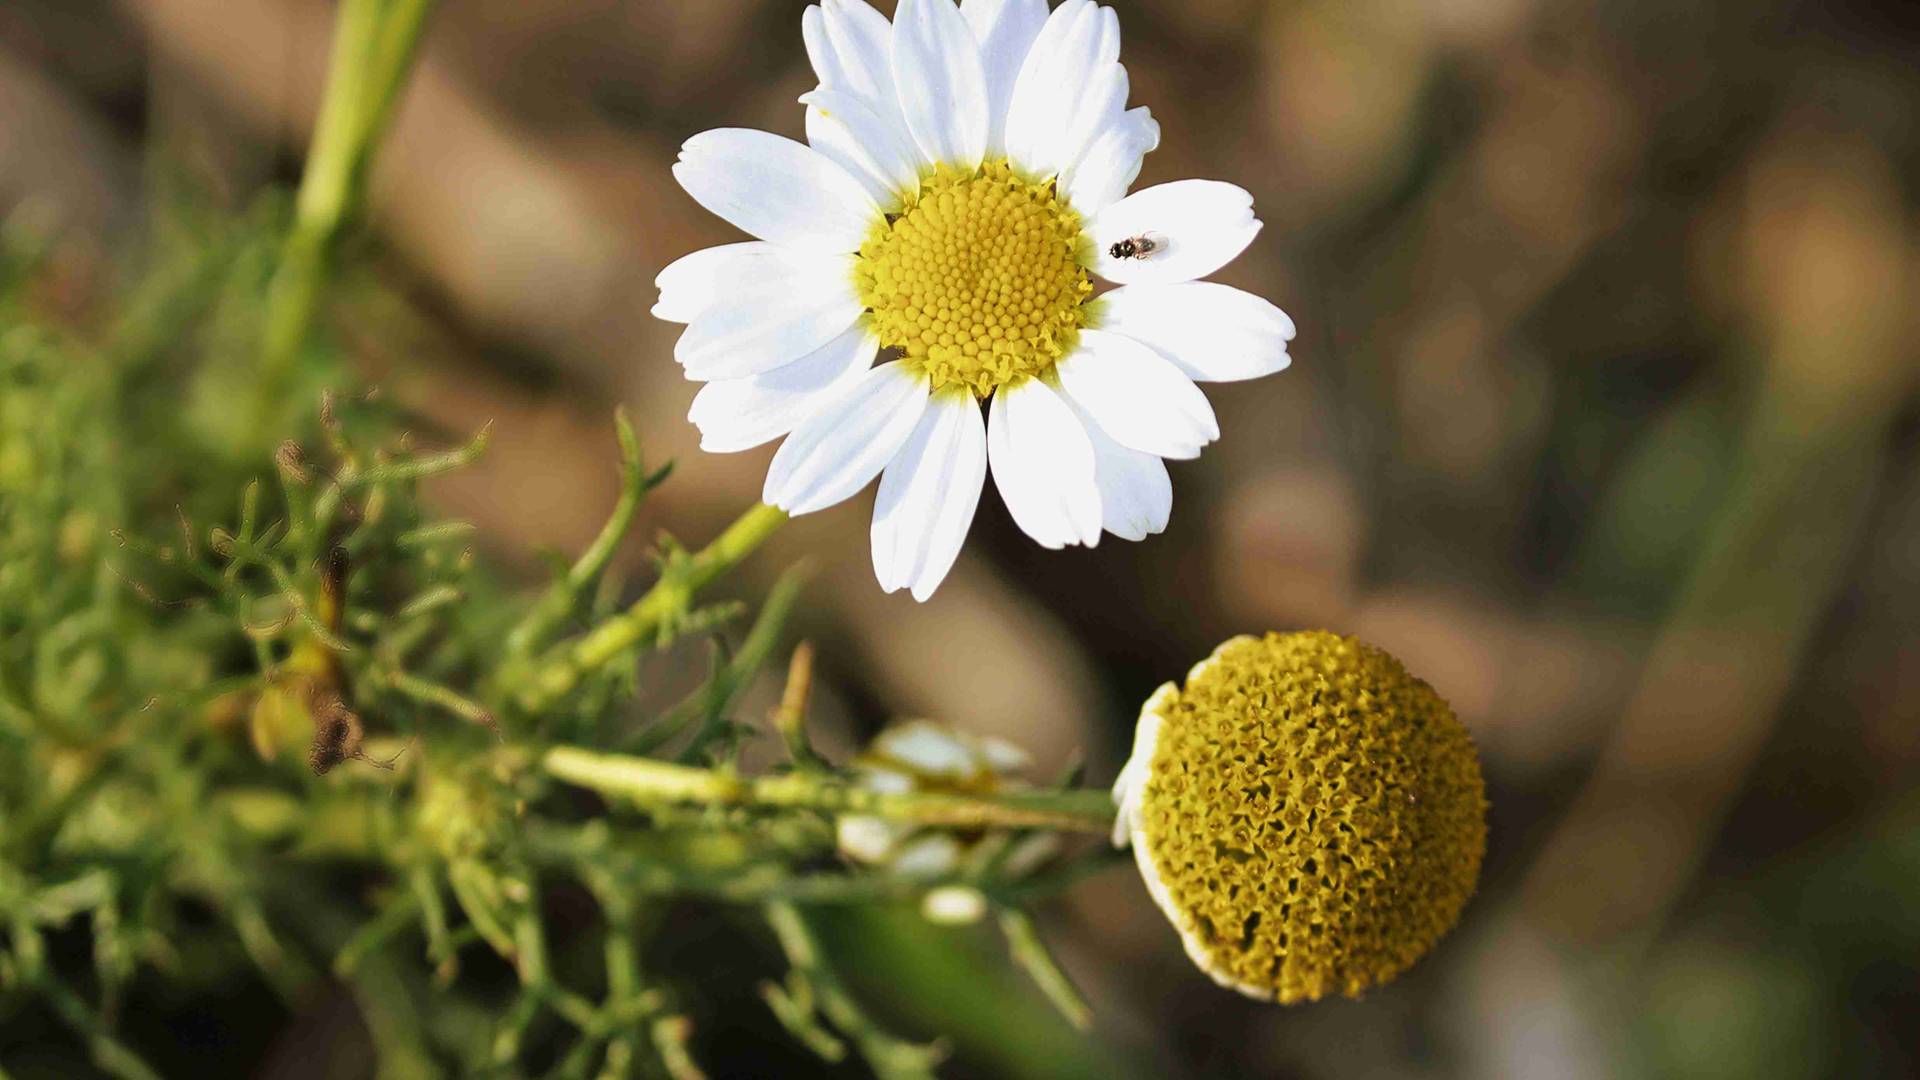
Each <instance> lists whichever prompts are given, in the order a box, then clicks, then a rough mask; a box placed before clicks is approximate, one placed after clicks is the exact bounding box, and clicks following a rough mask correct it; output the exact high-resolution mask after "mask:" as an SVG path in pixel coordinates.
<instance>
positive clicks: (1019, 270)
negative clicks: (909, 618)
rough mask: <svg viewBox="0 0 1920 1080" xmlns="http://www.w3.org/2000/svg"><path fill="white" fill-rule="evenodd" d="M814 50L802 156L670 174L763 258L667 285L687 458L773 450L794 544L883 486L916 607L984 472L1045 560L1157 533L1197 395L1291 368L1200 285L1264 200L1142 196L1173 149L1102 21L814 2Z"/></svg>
mask: <svg viewBox="0 0 1920 1080" xmlns="http://www.w3.org/2000/svg"><path fill="white" fill-rule="evenodd" d="M801 30H802V32H803V34H804V36H805V38H806V46H807V55H808V56H809V57H810V58H811V60H812V62H813V69H814V72H815V73H816V74H817V75H818V76H819V78H820V86H819V88H818V89H815V90H813V91H811V92H809V93H807V94H805V95H803V96H802V97H801V99H800V100H801V101H802V102H803V103H804V104H805V105H806V132H807V143H806V144H802V143H798V142H795V141H793V140H791V139H787V138H782V137H781V136H778V135H772V134H769V133H767V132H763V131H752V130H746V129H739V128H721V129H717V130H713V131H707V132H702V133H701V134H699V135H696V136H694V137H693V138H692V139H689V140H688V141H687V143H686V145H685V146H684V147H683V148H682V149H681V152H680V160H679V162H678V163H677V164H676V165H674V168H673V174H674V176H675V178H677V179H678V180H679V181H680V184H681V186H683V187H685V188H686V189H687V191H688V193H689V194H691V195H692V196H693V197H694V199H695V200H696V201H698V202H699V203H700V204H701V205H702V206H705V207H706V208H707V209H709V210H711V211H713V212H714V213H716V214H718V215H720V216H721V217H723V218H725V219H726V220H728V221H730V222H732V223H733V224H735V225H737V226H739V227H740V228H742V229H744V230H746V231H747V232H748V233H751V234H752V235H753V236H755V237H757V239H756V240H753V241H749V242H745V243H738V244H727V245H723V246H720V247H715V248H708V249H706V250H704V251H696V252H694V253H693V254H691V255H688V256H686V257H685V258H682V259H680V260H679V261H677V262H675V263H674V264H673V265H671V266H669V267H667V268H666V270H664V271H662V272H661V274H660V277H659V279H658V280H657V282H656V283H657V284H658V285H659V288H660V301H659V303H658V304H657V305H656V306H655V307H654V309H653V312H654V314H655V315H657V316H659V317H660V318H662V319H667V320H671V321H674V322H682V323H686V324H687V328H686V330H685V331H684V332H683V333H682V334H681V336H680V341H679V344H678V345H677V346H676V347H675V349H674V356H675V359H677V360H678V361H679V362H680V364H681V366H682V367H683V368H684V369H685V370H686V374H687V377H688V378H690V379H693V380H696V381H699V382H704V383H706V384H707V385H706V386H705V387H703V388H702V389H701V391H700V393H699V394H698V395H697V396H696V397H695V398H694V402H693V409H692V412H691V414H690V419H692V421H693V423H694V424H695V425H696V426H697V427H698V428H699V429H700V444H701V446H702V447H703V448H704V449H707V450H711V451H718V452H729V451H737V450H746V449H749V448H752V447H755V446H760V445H762V444H765V443H767V442H770V441H772V440H774V439H777V438H780V437H782V436H785V437H786V441H785V443H783V444H782V445H781V447H780V449H779V451H778V453H776V454H775V455H774V459H773V464H772V466H771V467H770V468H769V469H768V472H767V479H766V487H765V491H764V493H763V496H762V497H763V498H764V499H765V500H766V501H767V502H768V503H771V504H773V505H774V506H777V507H779V508H780V509H782V510H785V511H786V512H788V513H790V514H805V513H811V512H813V511H815V510H821V509H825V508H826V507H829V506H832V505H834V504H835V503H838V502H840V501H842V500H844V499H846V498H848V497H850V496H852V495H854V494H855V493H857V492H858V491H859V490H860V489H861V488H863V487H865V486H866V485H867V484H868V483H869V482H870V481H872V480H873V479H874V477H876V476H878V477H879V478H880V494H879V501H878V503H877V505H876V506H875V508H874V516H873V530H872V541H873V566H874V573H875V574H876V576H877V577H878V578H879V580H880V585H881V587H882V588H884V589H886V590H887V591H889V592H892V591H894V590H896V589H900V588H907V589H910V590H911V591H912V594H913V596H914V597H915V598H916V599H919V600H925V599H926V598H927V597H928V596H930V595H932V593H933V591H934V589H935V588H936V587H937V586H938V585H939V584H940V581H941V580H942V579H943V578H945V577H946V574H947V571H948V569H950V568H951V567H952V565H953V561H954V559H955V557H956V556H957V555H958V554H959V551H960V546H961V543H962V541H963V540H964V539H965V538H966V534H967V529H968V527H969V526H970V525H971V524H972V521H973V514H974V510H975V508H976V507H977V505H978V503H979V499H980V492H981V489H982V487H983V486H984V484H985V481H986V476H987V473H988V471H989V468H991V471H992V473H993V480H994V486H995V487H997V488H998V489H999V491H1000V497H1001V498H1002V499H1003V500H1005V501H1006V504H1007V509H1008V510H1009V511H1010V512H1011V514H1012V515H1013V519H1014V521H1015V522H1016V523H1018V524H1019V526H1020V528H1021V529H1022V530H1024V531H1025V532H1026V533H1027V535H1029V536H1031V537H1033V539H1035V540H1037V541H1038V542H1040V543H1041V544H1042V545H1044V546H1046V547H1049V548H1059V547H1063V546H1065V545H1068V544H1086V545H1088V546H1089V547H1091V546H1092V545H1093V544H1095V543H1096V542H1098V540H1099V539H1100V533H1101V531H1102V530H1105V531H1107V532H1111V533H1113V534H1114V535H1116V536H1119V537H1123V538H1125V539H1128V540H1139V539H1142V538H1144V537H1145V536H1147V535H1148V534H1150V533H1157V532H1159V531H1161V530H1162V529H1164V528H1165V527H1166V523H1167V516H1168V514H1169V512H1170V511H1171V509H1172V504H1173V489H1172V484H1171V483H1170V481H1169V479H1168V476H1167V469H1166V465H1165V464H1164V463H1163V459H1165V458H1176V459H1179V458H1192V457H1196V456H1198V455H1199V453H1200V450H1201V448H1202V447H1204V446H1205V445H1206V444H1208V443H1210V442H1212V441H1213V440H1214V439H1215V438H1216V437H1218V435H1219V427H1218V425H1217V424H1216V423H1215V420H1214V415H1213V409H1212V407H1211V406H1210V405H1209V404H1208V403H1207V399H1206V397H1205V396H1204V395H1203V394H1201V392H1200V391H1199V390H1198V389H1197V388H1196V387H1195V386H1194V383H1195V381H1202V382H1224V381H1231V380H1237V379H1251V378H1257V377H1259V376H1261V375H1267V374H1271V373H1273V372H1276V371H1279V370H1281V369H1283V368H1285V367H1286V366H1287V363H1288V356H1287V342H1288V341H1289V340H1291V339H1292V337H1293V332H1294V328H1293V321H1292V320H1291V319H1289V318H1288V317H1287V316H1286V314H1285V313H1284V312H1282V311H1281V310H1280V309H1279V308H1276V307H1274V306H1273V305H1272V304H1270V303H1268V302H1267V301H1266V300H1264V299H1261V298H1260V297H1257V296H1253V295H1251V294H1249V293H1246V292H1242V291H1241V290H1239V289H1235V288H1231V287H1229V286H1226V285H1220V284H1215V283H1212V282H1206V281H1201V280H1199V279H1201V278H1204V277H1205V276H1207V275H1208V274H1211V273H1213V272H1214V271H1215V270H1218V269H1220V268H1221V267H1222V266H1224V265H1226V264H1227V262H1229V261H1230V260H1232V259H1233V258H1234V257H1235V256H1236V255H1238V254H1239V253H1240V252H1241V251H1242V250H1244V249H1245V248H1246V246H1247V244H1248V243H1250V242H1251V241H1252V240H1253V238H1254V236H1255V235H1256V234H1257V233H1258V232H1259V231H1260V221H1259V219H1258V218H1256V217H1254V215H1253V199H1252V197H1251V196H1249V195H1248V194H1247V192H1246V191H1244V190H1242V189H1241V188H1238V187H1235V186H1234V185H1232V184H1226V183H1221V182H1219V181H1214V180H1181V181H1176V182H1174V183H1169V184H1159V185H1156V186H1154V187H1149V188H1145V189H1143V190H1141V191H1137V192H1134V193H1133V194H1131V195H1128V194H1127V188H1128V186H1129V185H1131V184H1132V183H1133V180H1134V178H1135V177H1136V176H1138V175H1139V172H1140V162H1141V158H1142V157H1143V156H1144V155H1145V154H1146V153H1147V152H1148V151H1150V150H1152V149H1153V148H1154V147H1155V146H1157V145H1158V144H1159V141H1160V127H1159V125H1158V124H1157V123H1155V122H1154V120H1153V117H1152V116H1151V115H1150V114H1149V113H1148V111H1147V110H1146V109H1145V108H1144V107H1141V108H1134V109H1129V108H1127V105H1126V100H1127V89H1128V88H1127V72H1126V68H1124V67H1122V66H1121V65H1120V63H1119V56H1120V27H1119V20H1118V19H1117V17H1116V16H1115V15H1114V13H1113V11H1112V9H1110V8H1105V7H1101V6H1098V5H1096V4H1094V3H1092V2H1091V0H1065V2H1064V3H1062V4H1061V5H1060V6H1059V7H1058V8H1056V9H1054V10H1053V11H1052V13H1051V14H1049V12H1048V11H1047V5H1046V0H963V2H962V3H961V4H960V5H959V6H958V7H955V6H954V4H953V3H952V2H951V0H900V5H899V10H898V13H897V14H896V16H895V18H894V19H893V21H892V22H891V23H889V22H888V21H887V19H886V17H885V16H883V15H881V14H880V13H878V12H877V11H875V10H874V9H872V8H871V7H868V6H867V5H866V4H865V3H862V2H861V0H823V2H822V3H821V4H820V5H818V6H814V7H809V8H807V9H806V12H805V13H804V15H803V17H802V19H801ZM1095 275H1097V276H1098V277H1100V278H1104V279H1105V280H1106V281H1109V282H1112V283H1113V284H1115V285H1118V286H1119V288H1115V289H1112V290H1110V291H1107V292H1104V293H1099V292H1096V289H1095V285H1094V281H1093V278H1094V276H1095ZM876 358H878V359H880V360H881V361H882V362H880V363H878V364H877V365H876V364H875V360H876ZM982 402H986V403H987V405H986V408H985V410H984V411H985V413H986V415H985V417H984V418H983V417H982V411H983V410H982V408H981V403H982Z"/></svg>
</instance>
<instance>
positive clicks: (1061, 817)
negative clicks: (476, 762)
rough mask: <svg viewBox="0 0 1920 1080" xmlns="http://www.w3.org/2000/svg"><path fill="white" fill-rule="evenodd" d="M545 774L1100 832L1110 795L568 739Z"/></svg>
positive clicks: (578, 781) (964, 821)
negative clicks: (847, 771) (738, 764)
mask: <svg viewBox="0 0 1920 1080" xmlns="http://www.w3.org/2000/svg"><path fill="white" fill-rule="evenodd" d="M541 764H542V766H543V767H544V768H545V769H546V771H547V772H548V774H550V775H552V776H554V777H557V778H559V779H561V780H564V781H566V782H567V783H570V784H575V785H578V786H580V787H584V788H591V789H592V790H594V791H597V792H599V793H600V794H602V795H606V796H609V797H612V798H617V799H623V800H626V801H628V802H633V803H637V804H640V805H642V806H646V805H660V804H662V803H700V804H704V805H708V806H740V807H747V808H765V809H776V808H795V807H798V808H804V809H809V810H819V811H822V812H825V813H836V814H860V815H864V816H869V817H878V818H885V819H886V820H889V821H901V822H912V823H915V824H920V825H945V826H950V827H955V828H1004V829H1059V830H1062V831H1070V832H1088V833H1107V832H1111V831H1112V829H1113V815H1114V808H1113V799H1112V797H1111V796H1109V795H1108V794H1107V793H1106V792H1104V791H1014V792H1007V793H1005V794H1000V795H955V794H947V793H936V792H910V793H889V792H879V791H872V790H869V789H867V788H863V787H859V786H857V785H855V784H851V783H848V782H847V781H844V780H840V779H837V778H835V777H831V776H826V775H822V774H818V773H811V772H795V773H787V774H784V775H780V776H760V777H743V776H736V775H734V774H731V773H727V772H721V771H718V770H714V769H698V768H693V767H690V766H686V765H674V764H670V763H668V762H664V761H655V760H653V759H651V758H637V757H627V756H624V755H620V754H596V753H593V752H591V751H587V750H580V749H577V748H574V747H570V746H557V747H554V748H553V749H551V750H549V751H547V754H546V757H545V758H544V759H542V762H541Z"/></svg>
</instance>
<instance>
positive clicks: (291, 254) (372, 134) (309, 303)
mask: <svg viewBox="0 0 1920 1080" xmlns="http://www.w3.org/2000/svg"><path fill="white" fill-rule="evenodd" d="M433 6H434V0H342V2H341V4H340V10H339V15H338V16H337V17H336V19H335V23H334V37H333V49H332V56H331V59H330V60H329V62H328V68H327V86H326V91H325V95H324V97H322V99H321V102H320V114H319V118H318V119H317V120H316V122H315V125H314V135H313V145H312V149H311V151H310V152H309V154H308V157H307V167H306V170H305V171H304V172H303V173H302V174H301V177H300V192H299V195H298V197H297V199H296V201H295V204H294V221H293V228H292V231H290V232H289V233H288V234H287V238H286V241H285V244H284V245H283V246H282V248H281V252H280V265H279V268H278V269H277V270H276V271H275V272H274V276H273V281H272V284H271V285H270V287H269V291H268V294H267V311H266V316H265V321H264V328H263V332H262V333H263V336H262V340H261V356H260V405H261V408H260V410H259V413H258V415H259V417H260V422H261V423H262V424H266V423H269V422H270V419H269V418H270V417H272V416H273V414H274V411H275V407H276V406H277V404H278V403H279V402H280V401H281V400H283V399H284V397H285V392H286V389H287V386H286V381H287V379H288V378H289V377H290V375H291V373H292V371H293V368H294V366H295V363H296V361H297V359H298V357H299V354H300V350H301V348H302V347H303V346H304V345H305V344H306V341H307V337H308V335H309V333H311V331H312V329H313V323H314V319H315V317H316V316H317V314H318V313H319V310H320V300H321V297H322V295H323V294H324V293H325V290H326V283H327V277H328V274H329V271H330V270H331V264H332V254H333V248H334V244H335V241H336V240H337V239H338V237H339V235H340V231H341V229H342V227H343V226H344V225H345V224H346V223H347V222H348V221H350V220H351V219H352V218H353V216H354V215H355V214H356V213H357V212H358V211H359V209H360V204H361V202H362V200H363V198H364V196H365V193H366V176H367V169H368V165H369V164H370V163H371V162H372V160H373V153H374V149H375V147H376V145H377V144H378V143H379V141H380V136H381V134H382V133H383V132H384V131H385V130H386V126H387V122H388V121H389V120H390V119H391V118H392V115H393V107H394V102H395V101H396V99H397V98H398V97H399V91H400V87H401V86H402V85H403V84H404V83H405V82H406V77H407V74H408V72H409V71H410V70H411V69H412V67H413V56H414V52H415V51H416V49H417V48H418V47H419V44H420V36H421V32H422V30H424V29H425V26H426V21H427V15H428V14H429V13H430V12H431V11H432V10H433ZM266 437H267V433H266V432H264V431H263V432H262V438H263V439H264V438H266Z"/></svg>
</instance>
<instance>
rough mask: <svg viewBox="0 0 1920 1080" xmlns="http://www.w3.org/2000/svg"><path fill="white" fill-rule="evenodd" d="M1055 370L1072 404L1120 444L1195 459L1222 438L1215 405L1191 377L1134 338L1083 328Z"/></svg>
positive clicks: (1165, 454)
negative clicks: (1071, 350)
mask: <svg viewBox="0 0 1920 1080" xmlns="http://www.w3.org/2000/svg"><path fill="white" fill-rule="evenodd" d="M1054 370H1056V371H1058V372H1059V373H1060V385H1061V387H1062V388H1063V389H1065V390H1066V392H1067V394H1068V396H1070V397H1072V398H1073V401H1074V404H1076V405H1079V406H1080V407H1081V408H1083V409H1085V410H1086V411H1087V414H1088V415H1089V416H1091V417H1093V419H1094V421H1095V422H1096V423H1098V424H1099V425H1100V428H1101V430H1103V431H1105V432H1106V433H1107V434H1108V435H1111V436H1113V441H1115V442H1117V443H1119V444H1120V445H1122V446H1126V447H1131V448H1132V449H1135V450H1140V451H1144V452H1146V453H1149V454H1157V455H1159V456H1160V457H1170V458H1191V457H1199V456H1200V448H1201V447H1203V446H1205V445H1207V444H1208V443H1210V442H1212V441H1213V440H1215V439H1217V438H1219V437H1220V425H1219V423H1218V422H1217V421H1215V420H1214V418H1213V406H1211V405H1209V404H1207V396H1206V395H1205V394H1203V393H1201V392H1200V388H1199V387H1197V386H1195V385H1193V380H1192V379H1189V378H1187V377H1186V376H1185V375H1183V374H1181V373H1180V369H1179V368H1176V367H1174V366H1173V364H1172V363H1170V362H1168V360H1167V359H1166V357H1163V356H1161V355H1160V354H1159V353H1157V352H1154V351H1153V350H1152V349H1150V348H1148V347H1147V346H1145V345H1142V344H1140V343H1139V342H1137V341H1135V340H1133V339H1132V338H1129V337H1121V336H1120V335H1118V334H1113V333H1107V332H1105V331H1101V330H1082V331H1081V332H1080V347H1079V348H1078V349H1076V350H1074V352H1073V354H1072V355H1071V356H1068V357H1067V358H1066V359H1065V360H1062V361H1060V363H1059V364H1057V365H1055V367H1054Z"/></svg>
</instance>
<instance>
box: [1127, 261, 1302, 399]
mask: <svg viewBox="0 0 1920 1080" xmlns="http://www.w3.org/2000/svg"><path fill="white" fill-rule="evenodd" d="M1098 304H1099V307H1098V311H1099V315H1098V318H1099V325H1100V329H1102V330H1108V331H1111V332H1113V333H1116V334H1124V335H1126V336H1127V337H1130V338H1132V339H1134V340H1135V341H1140V342H1145V343H1146V344H1148V345H1151V346H1153V348H1154V349H1155V350H1156V351H1158V352H1159V353H1160V354H1161V355H1162V356H1165V357H1166V358H1167V359H1169V360H1171V361H1173V363H1174V366H1176V367H1178V368H1179V369H1180V370H1181V371H1184V372H1186V373H1187V376H1188V377H1189V378H1192V379H1197V380H1199V381H1201V382H1232V381H1234V380H1237V379H1257V378H1260V377H1261V376H1262V375H1271V374H1273V373H1274V372H1276V371H1283V370H1285V369H1286V366H1287V365H1288V364H1289V363H1290V362H1291V361H1290V359H1289V358H1288V356H1287V342H1289V341H1292V340H1293V320H1292V319H1290V318H1288V317H1287V313H1286V312H1284V311H1281V310H1280V309H1279V308H1277V307H1274V306H1273V305H1272V304H1270V303H1268V302H1267V301H1266V300H1265V299H1263V298H1261V297H1258V296H1255V295H1253V294H1252V293H1249V292H1242V291H1241V290H1239V289H1236V288H1234V287H1233V286H1231V285H1221V284H1219V283H1217V282H1212V281H1187V282H1181V283H1179V284H1176V285H1125V286H1122V287H1120V288H1118V289H1115V290H1113V291H1112V292H1109V293H1107V294H1106V295H1105V296H1103V297H1101V298H1100V300H1099V301H1098Z"/></svg>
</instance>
